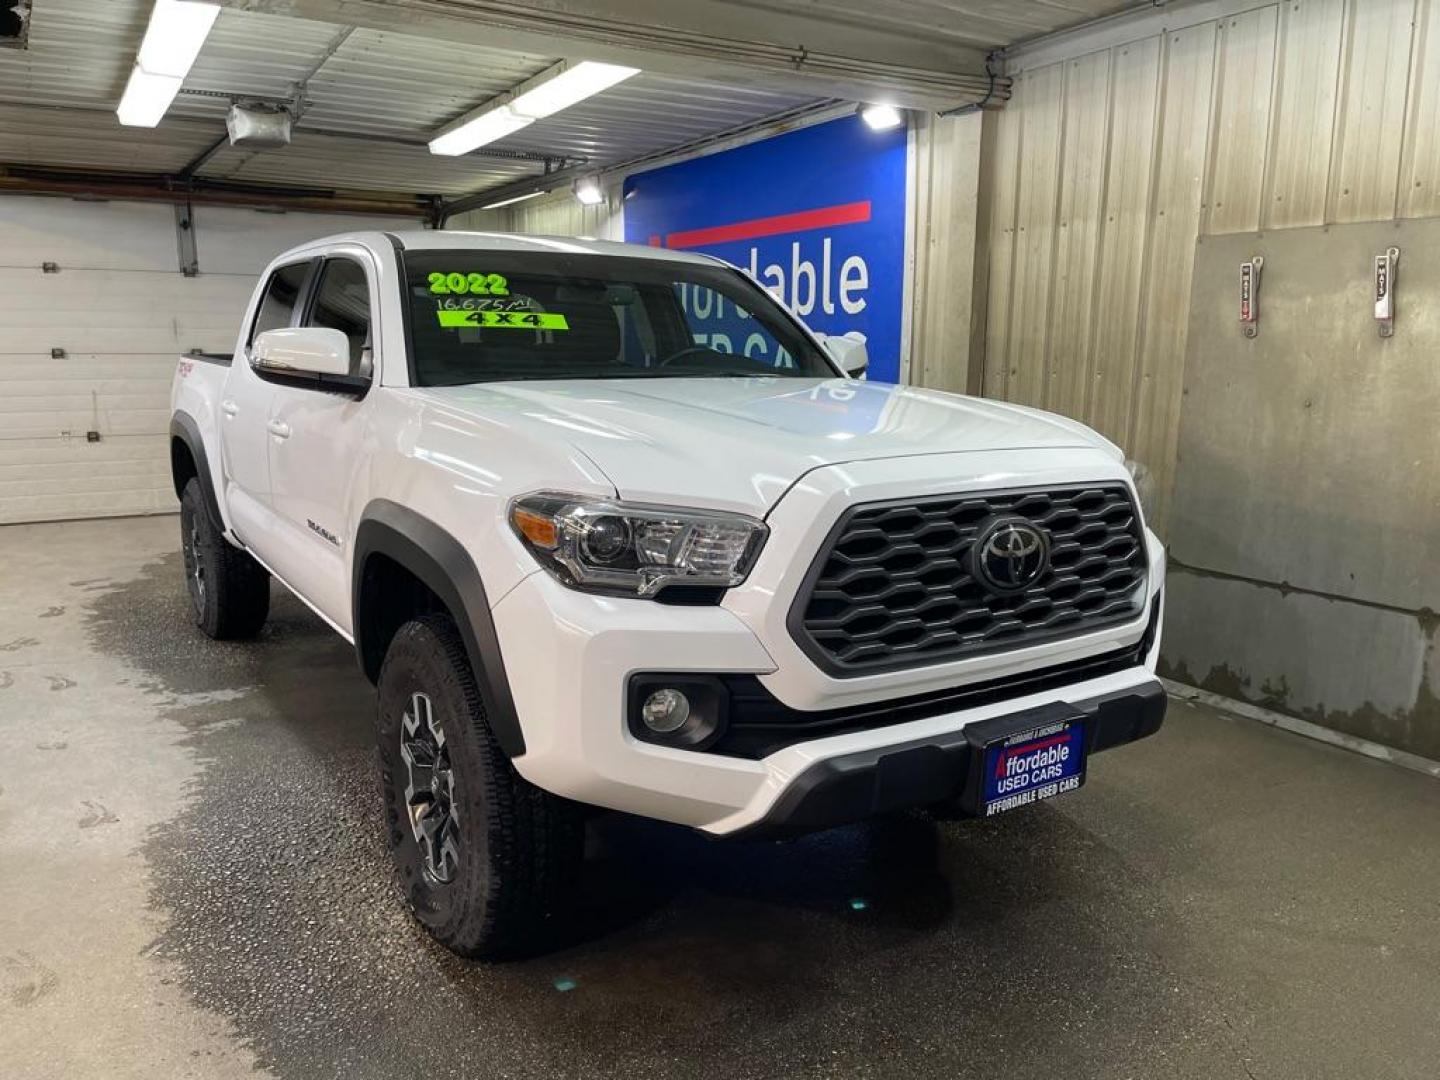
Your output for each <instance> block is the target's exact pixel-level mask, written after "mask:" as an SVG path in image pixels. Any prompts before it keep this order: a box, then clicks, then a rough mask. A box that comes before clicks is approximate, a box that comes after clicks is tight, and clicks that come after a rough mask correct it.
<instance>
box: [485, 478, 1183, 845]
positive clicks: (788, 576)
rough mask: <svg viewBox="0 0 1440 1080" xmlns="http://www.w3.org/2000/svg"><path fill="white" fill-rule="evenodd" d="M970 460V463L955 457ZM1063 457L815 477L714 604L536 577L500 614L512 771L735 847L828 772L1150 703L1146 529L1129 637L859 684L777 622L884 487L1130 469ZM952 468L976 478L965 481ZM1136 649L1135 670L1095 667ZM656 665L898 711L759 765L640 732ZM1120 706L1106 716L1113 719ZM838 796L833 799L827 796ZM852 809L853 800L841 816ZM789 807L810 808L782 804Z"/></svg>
mask: <svg viewBox="0 0 1440 1080" xmlns="http://www.w3.org/2000/svg"><path fill="white" fill-rule="evenodd" d="M960 458H963V459H965V460H964V462H963V463H962V462H959V461H957V460H956V459H960ZM1065 458H1066V460H1064V461H1063V462H1057V461H1056V460H1055V455H1053V454H1052V455H1041V454H1039V453H1038V452H1032V451H1007V452H1003V453H1001V452H996V453H994V454H990V453H977V454H970V455H933V456H929V457H918V458H911V459H904V460H903V461H884V462H860V463H856V464H853V465H847V466H832V467H828V468H825V469H819V470H817V471H815V472H814V473H811V474H808V475H807V476H806V477H805V478H804V480H802V481H801V482H800V483H798V484H796V486H795V487H794V488H793V489H792V490H791V491H790V492H789V493H787V495H786V496H785V498H783V499H782V500H781V501H780V503H779V504H777V506H776V507H775V508H774V509H773V510H772V512H771V513H770V515H769V516H768V517H767V522H768V524H769V525H770V527H771V536H770V540H769V542H768V544H767V546H766V548H765V550H764V551H763V552H762V553H761V558H760V560H759V562H758V563H757V565H756V567H755V569H754V570H753V571H752V573H751V575H750V578H749V579H748V580H747V581H746V583H745V584H744V585H743V586H741V587H739V588H736V589H732V590H730V592H729V593H728V594H727V595H726V598H725V601H724V603H723V604H722V605H720V606H714V607H705V606H668V605H665V604H662V603H655V602H651V601H639V600H632V599H623V598H614V597H605V596H597V595H594V594H589V593H582V592H577V591H574V590H571V589H567V588H565V587H564V586H562V585H561V584H559V583H558V582H557V581H555V580H554V579H553V578H551V577H550V576H549V575H548V574H547V573H545V572H544V571H536V572H535V573H532V574H531V575H530V576H529V577H527V578H525V579H524V580H523V581H521V582H520V584H518V585H517V586H516V587H515V588H514V589H513V590H511V591H510V592H509V593H508V594H507V595H506V596H505V597H504V598H503V599H501V600H500V601H499V603H497V604H496V605H495V607H494V609H493V616H494V621H495V629H496V634H497V637H498V640H499V645H500V652H501V655H502V658H503V661H504V667H505V671H506V673H507V676H508V678H509V682H510V689H511V693H512V695H513V697H514V701H515V707H516V712H517V715H518V717H519V719H520V723H521V726H522V728H523V731H524V735H525V753H524V754H523V755H521V756H519V757H517V758H515V759H514V764H515V767H516V769H517V770H518V771H519V772H520V774H521V775H522V776H524V777H525V778H526V779H527V780H529V781H530V782H531V783H533V784H535V785H537V786H538V787H540V788H542V789H544V790H546V791H550V792H553V793H554V794H557V795H561V796H564V797H566V798H570V799H574V800H576V801H577V802H582V803H587V804H591V805H595V806H602V807H608V808H610V809H615V810H621V811H625V812H628V813H633V814H639V815H641V816H645V817H652V818H657V819H659V820H663V821H670V822H675V823H677V824H684V825H690V826H693V827H695V828H698V829H701V830H703V831H705V832H707V833H709V834H712V835H715V836H725V835H731V834H736V833H740V832H742V831H745V830H749V829H751V828H756V827H759V826H761V825H762V824H767V827H768V826H769V825H774V824H775V823H776V822H777V821H783V820H786V819H788V818H790V817H792V816H794V815H795V814H798V815H799V817H796V818H795V820H796V821H797V822H803V821H804V820H806V817H807V815H819V813H820V812H819V810H817V809H816V807H818V806H819V805H820V804H819V803H814V804H811V799H814V798H819V796H804V797H802V796H801V795H797V794H794V793H795V792H799V791H802V789H803V787H805V786H808V787H816V788H819V787H825V788H829V787H830V786H831V785H830V783H828V782H827V783H825V784H823V785H822V784H819V783H818V782H816V781H815V777H817V776H821V775H823V773H816V772H813V771H812V770H815V769H816V768H818V767H827V768H831V767H833V768H834V769H838V770H842V771H850V772H853V771H855V770H854V768H853V767H852V766H845V765H841V764H835V765H833V766H828V765H827V763H842V762H846V761H860V762H863V761H865V760H869V759H870V758H873V759H874V760H875V761H876V762H879V761H881V760H889V756H893V752H894V751H895V748H897V747H898V748H908V747H912V746H916V745H918V746H926V745H932V744H933V745H937V746H941V747H944V746H950V745H953V743H954V740H955V739H956V737H957V736H959V735H960V734H961V733H962V732H963V730H964V729H965V728H966V727H967V726H969V725H970V724H973V723H976V722H979V721H983V720H990V719H993V718H996V717H1005V716H1011V715H1013V714H1015V713H1019V712H1025V711H1029V710H1033V709H1037V708H1042V707H1044V706H1047V705H1053V704H1057V703H1064V704H1067V705H1071V706H1075V707H1079V708H1085V707H1086V706H1087V704H1088V703H1095V702H1103V701H1108V700H1111V699H1120V698H1125V697H1133V696H1136V695H1139V696H1140V697H1141V698H1144V699H1146V700H1150V699H1153V698H1154V695H1155V694H1157V693H1159V692H1160V691H1159V683H1158V682H1157V680H1156V678H1155V674H1154V671H1155V662H1156V658H1157V655H1158V652H1159V635H1158V632H1154V631H1153V629H1152V628H1153V627H1155V626H1156V625H1158V623H1159V621H1160V620H1161V619H1162V617H1163V615H1162V613H1161V611H1160V607H1161V604H1162V596H1161V593H1160V586H1161V584H1162V583H1163V581H1164V572H1165V556H1164V550H1163V548H1162V547H1161V546H1160V543H1159V541H1158V540H1156V539H1155V538H1154V536H1153V535H1150V534H1147V547H1148V552H1147V555H1148V563H1149V568H1148V569H1149V576H1148V580H1149V582H1150V586H1149V596H1148V597H1147V602H1146V605H1145V611H1144V612H1143V613H1142V614H1140V615H1139V616H1138V617H1137V618H1136V619H1135V620H1134V621H1133V622H1132V623H1128V624H1126V625H1123V626H1115V627H1109V628H1106V629H1104V630H1103V631H1099V632H1095V633H1089V634H1085V635H1081V636H1077V637H1074V638H1070V639H1067V640H1064V641H1059V642H1053V643H1047V644H1042V645H1036V646H1030V647H1026V648H1019V649H1016V650H1013V651H1011V652H1008V653H1002V654H991V655H984V656H977V657H974V658H969V659H964V660H959V661H954V662H950V663H946V664H936V665H931V666H927V667H923V668H917V669H914V670H909V671H891V672H884V673H880V674H875V675H866V676H864V677H859V678H848V679H835V678H832V677H830V676H827V675H826V674H825V673H823V672H821V671H820V670H819V669H818V668H817V667H816V666H815V665H814V664H813V663H812V662H811V661H810V660H809V659H808V658H806V657H805V656H804V655H803V654H802V653H801V652H800V650H799V649H798V647H797V646H796V644H795V642H794V640H793V639H792V638H791V637H790V634H789V632H788V630H787V629H786V627H785V619H784V613H785V612H786V611H787V610H788V609H789V606H790V602H791V600H792V598H793V596H794V594H795V590H796V589H797V588H798V587H799V585H800V579H801V577H803V573H804V570H805V568H806V567H808V565H809V563H810V556H811V553H813V552H814V551H815V550H817V549H818V545H819V544H820V542H821V539H822V538H823V536H824V535H825V533H826V532H827V531H828V529H829V528H830V527H831V526H832V525H833V524H834V522H835V520H836V519H837V517H838V515H839V514H840V513H841V512H843V510H844V508H845V507H846V506H848V505H852V504H854V503H856V502H861V501H865V500H867V499H870V498H873V497H876V494H877V493H878V494H880V495H883V496H885V497H908V496H911V495H915V496H922V495H926V494H933V493H936V492H945V491H954V490H957V488H964V487H973V488H975V489H983V487H984V486H997V487H998V486H1002V485H1006V484H1014V483H1016V481H1017V480H1024V481H1027V482H1034V483H1045V484H1050V483H1055V484H1060V483H1065V482H1073V481H1074V480H1075V478H1076V473H1077V471H1078V472H1080V474H1081V475H1082V476H1085V477H1089V478H1093V479H1097V480H1103V479H1116V480H1120V481H1124V482H1128V477H1127V476H1126V475H1125V473H1124V470H1123V468H1122V467H1121V466H1120V465H1119V464H1118V463H1117V462H1113V461H1110V460H1109V459H1108V457H1104V456H1103V455H1098V454H1091V455H1088V456H1087V454H1086V453H1084V452H1080V451H1077V452H1075V453H1073V454H1067V455H1065ZM962 464H963V467H964V468H963V472H962V468H961V466H962ZM957 475H968V476H973V477H974V478H975V479H973V480H970V481H967V482H960V483H957V480H956V477H957ZM1142 643H1143V644H1142ZM1137 650H1138V652H1137ZM1126 654H1128V655H1129V657H1130V659H1129V661H1128V662H1122V663H1120V664H1113V663H1098V664H1094V663H1093V662H1096V661H1103V660H1105V659H1106V658H1111V657H1116V656H1124V655H1126ZM1055 671H1061V672H1063V674H1062V675H1061V676H1060V677H1056V678H1046V679H1037V680H1025V679H1021V680H1019V681H1018V682H1017V683H1016V684H1015V685H1014V686H1013V688H1010V689H1006V690H1005V691H1004V692H1003V693H988V692H987V693H978V692H977V693H975V694H973V695H972V694H969V693H955V697H954V699H953V701H952V700H947V701H946V702H945V703H944V705H943V707H942V708H941V709H940V710H939V711H936V710H935V709H929V710H927V711H924V712H923V714H922V713H920V712H916V711H913V710H911V709H909V707H908V706H906V705H905V704H904V703H905V702H906V701H910V700H913V699H915V698H916V697H917V696H924V695H948V694H951V693H952V692H957V691H961V690H968V689H969V688H972V687H981V686H987V685H988V686H994V685H996V684H999V683H1002V682H1003V681H1004V680H1005V679H1007V678H1010V677H1012V676H1023V675H1026V674H1029V673H1035V672H1046V673H1049V672H1055ZM657 672H672V673H684V674H689V675H704V674H707V673H710V674H714V675H718V676H726V677H728V676H753V677H754V680H755V681H758V682H759V684H760V685H761V686H763V688H764V690H765V692H766V694H767V695H769V696H770V697H771V698H772V699H773V700H774V701H776V702H778V703H779V704H780V705H781V706H783V707H784V708H785V709H786V710H790V711H791V712H792V713H806V714H815V715H817V716H818V715H819V714H825V713H827V712H835V711H865V710H869V711H870V712H872V713H874V712H876V711H882V712H883V711H884V710H886V709H893V710H894V713H893V716H886V717H883V718H882V719H881V720H880V721H878V722H875V723H871V724H869V725H868V726H864V727H863V728H859V729H857V728H856V726H855V725H850V726H848V727H846V729H845V730H836V731H835V732H834V733H828V732H826V731H825V730H824V729H823V728H822V727H820V726H817V727H815V728H814V729H813V734H814V735H815V736H817V737H811V732H809V731H807V732H806V736H805V737H804V738H802V739H799V740H798V741H792V742H789V743H787V744H784V745H780V744H778V743H777V744H775V745H773V746H772V745H765V746H764V747H763V748H762V749H761V750H760V751H758V752H754V753H751V754H750V755H749V756H747V755H746V753H744V752H740V753H729V752H710V751H696V750H683V749H677V748H674V747H668V746H662V745H657V744H655V743H651V742H645V741H642V740H640V739H637V738H636V737H635V736H634V735H633V734H632V733H631V732H630V730H629V728H628V725H627V722H626V714H627V691H628V686H629V683H630V679H631V677H632V676H634V675H636V674H638V673H657ZM1161 700H1162V704H1163V698H1162V699H1161ZM1096 707H1097V708H1098V706H1096ZM1148 707H1149V706H1147V708H1148ZM1113 709H1114V707H1113V706H1107V707H1106V713H1107V715H1108V714H1109V713H1110V712H1112V711H1113ZM791 719H793V717H791ZM1111 723H1118V721H1106V726H1107V728H1108V727H1109V726H1110V724H1111ZM1156 726H1158V715H1157V716H1156ZM1144 727H1145V725H1143V724H1142V725H1141V726H1140V727H1139V728H1136V729H1135V730H1136V731H1137V732H1138V734H1135V735H1133V736H1132V737H1134V738H1138V737H1140V736H1141V735H1143V734H1149V732H1150V731H1152V730H1154V727H1149V728H1148V729H1145V730H1142V729H1143V728H1144ZM1117 730H1119V729H1117ZM1126 730H1128V729H1126ZM719 749H720V750H721V751H724V749H725V748H724V747H719ZM857 755H858V757H857ZM902 760H904V759H902ZM895 767H896V766H894V765H887V766H885V768H884V769H882V770H881V771H882V772H883V771H885V770H888V769H891V768H895ZM877 768H879V766H878V765H877ZM902 771H903V770H902ZM807 777H808V778H809V779H805V778H807ZM850 783H852V784H853V783H857V782H856V781H853V780H852V781H850ZM797 785H802V786H797ZM877 792H878V793H877ZM892 797H893V796H892V794H891V788H890V787H889V785H888V784H887V785H885V790H884V791H880V790H879V789H878V788H877V789H876V790H875V791H872V793H871V794H870V795H868V796H865V797H864V798H857V801H855V802H854V807H857V808H859V810H860V812H862V813H864V812H868V811H866V810H865V807H866V806H867V805H871V804H873V803H874V801H875V800H876V799H881V800H882V801H883V800H888V799H891V798H892ZM837 798H838V797H837V796H834V795H833V794H832V795H827V796H826V797H825V800H824V801H825V802H826V803H830V802H833V801H834V800H835V799H837ZM850 798H851V796H846V803H847V806H848V805H849V800H850ZM942 798H943V796H942ZM796 800H799V802H798V803H797V801H796ZM867 800H869V801H868V803H867ZM914 801H915V802H922V801H926V799H924V798H920V799H916V800H914ZM930 801H934V800H930ZM796 806H798V807H799V809H796V810H793V811H792V810H787V809H785V807H796ZM777 808H779V809H777ZM846 812H847V813H848V810H847V811H846ZM820 816H825V815H820ZM830 816H833V815H830ZM842 816H843V815H842ZM787 827H788V826H787ZM797 827H815V826H803V825H801V826H797Z"/></svg>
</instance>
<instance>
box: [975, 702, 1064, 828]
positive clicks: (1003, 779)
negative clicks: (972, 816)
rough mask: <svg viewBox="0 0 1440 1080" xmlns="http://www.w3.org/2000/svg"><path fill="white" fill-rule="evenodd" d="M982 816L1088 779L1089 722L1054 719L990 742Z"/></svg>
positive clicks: (1033, 799) (988, 744) (986, 745)
mask: <svg viewBox="0 0 1440 1080" xmlns="http://www.w3.org/2000/svg"><path fill="white" fill-rule="evenodd" d="M982 775H983V782H984V795H983V798H982V800H981V807H980V814H981V816H982V817H993V816H994V815H995V814H1001V813H1004V812H1005V811H1006V810H1014V809H1016V808H1018V807H1021V806H1029V805H1030V804H1031V803H1035V802H1039V801H1040V800H1041V799H1049V798H1052V797H1053V796H1056V795H1063V794H1065V792H1067V791H1074V790H1075V789H1076V788H1078V787H1079V786H1080V785H1081V784H1083V783H1084V782H1085V722H1084V721H1083V720H1080V719H1064V720H1053V721H1050V722H1048V723H1042V724H1040V725H1039V726H1037V727H1034V728H1030V729H1028V730H1025V731H1020V732H1016V733H1014V734H1011V735H1006V736H1003V737H1000V738H997V739H994V740H993V741H991V742H987V743H986V744H985V757H984V765H983V774H982Z"/></svg>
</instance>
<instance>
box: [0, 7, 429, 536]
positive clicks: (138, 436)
mask: <svg viewBox="0 0 1440 1080" xmlns="http://www.w3.org/2000/svg"><path fill="white" fill-rule="evenodd" d="M0 3H3V0H0ZM194 220H195V241H196V249H197V255H198V261H199V265H200V275H199V276H198V277H188V278H187V277H185V276H184V275H183V274H181V272H180V255H179V245H178V243H177V240H176V231H175V211H174V208H173V207H171V206H169V205H151V204H145V203H123V202H77V201H74V200H69V199H42V198H32V197H28V196H0V523H8V522H18V521H46V520H55V519H61V518H84V517H101V516H107V515H119V514H148V513H157V512H161V511H168V510H173V509H174V508H175V496H174V493H173V492H172V491H171V489H170V455H169V429H170V379H171V376H172V375H173V373H174V370H175V361H176V359H177V354H179V353H183V352H188V351H189V350H191V349H201V350H203V351H205V352H220V353H228V352H229V351H230V350H231V349H233V348H234V347H235V337H236V334H237V332H238V330H239V324H240V318H241V316H242V315H243V313H244V311H245V305H246V303H247V302H248V301H249V299H250V293H251V291H252V290H253V288H254V285H255V279H256V277H257V276H258V275H259V273H260V270H261V269H262V268H263V267H264V265H265V264H266V263H267V262H269V261H270V260H271V259H272V258H273V257H274V256H275V255H276V254H278V253H279V252H281V251H283V250H285V249H286V248H290V247H293V246H295V245H296V244H300V243H303V242H305V241H307V240H312V239H315V238H317V237H320V236H325V235H328V234H331V233H337V232H349V231H353V230H356V229H377V228H378V229H392V228H406V227H413V226H414V224H415V223H414V222H406V221H402V220H398V219H395V218H364V217H354V216H342V215H328V214H266V213H260V212H257V211H254V210H244V209H236V208H232V207H196V208H195V211H194ZM47 262H51V263H55V264H56V265H57V266H58V267H59V272H58V273H53V274H46V273H42V272H41V265H42V264H43V263H47ZM51 349H63V350H64V352H65V355H64V356H62V357H58V358H52V357H51V355H50V350H51ZM88 431H95V432H98V433H99V441H98V442H87V441H86V432H88Z"/></svg>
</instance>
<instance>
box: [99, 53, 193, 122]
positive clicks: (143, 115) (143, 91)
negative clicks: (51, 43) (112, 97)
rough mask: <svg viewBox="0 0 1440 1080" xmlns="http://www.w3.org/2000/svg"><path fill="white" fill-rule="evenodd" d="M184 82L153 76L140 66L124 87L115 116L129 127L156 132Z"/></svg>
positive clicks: (178, 79)
mask: <svg viewBox="0 0 1440 1080" xmlns="http://www.w3.org/2000/svg"><path fill="white" fill-rule="evenodd" d="M184 81H185V80H184V79H181V78H177V77H176V76H174V75H151V74H150V73H149V72H148V71H142V70H141V69H140V65H138V64H137V65H135V67H134V68H133V69H131V71H130V81H129V82H128V83H126V84H125V93H124V95H123V96H122V97H121V98H120V104H119V105H117V106H116V108H115V115H116V116H118V117H119V118H120V123H122V124H124V125H125V126H126V127H147V128H153V127H154V126H155V125H156V124H158V123H160V118H161V117H162V116H164V115H165V110H166V109H168V108H170V103H171V102H172V101H174V100H175V95H176V94H178V93H179V92H180V84H181V83H183V82H184Z"/></svg>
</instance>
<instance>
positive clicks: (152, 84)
mask: <svg viewBox="0 0 1440 1080" xmlns="http://www.w3.org/2000/svg"><path fill="white" fill-rule="evenodd" d="M219 14H220V5H219V4H211V3H202V2H200V0H155V7H154V8H153V9H152V10H151V12H150V23H149V25H148V26H147V27H146V28H145V37H144V39H143V40H142V41H141V42H140V52H139V54H138V55H137V56H136V57H135V66H134V68H133V69H132V70H131V72H130V81H129V82H128V83H126V84H125V93H124V95H123V96H122V97H121V99H120V104H119V105H118V106H117V107H116V109H115V113H116V115H117V116H119V118H120V123H122V124H125V125H126V126H128V127H154V126H155V125H156V124H158V123H160V118H161V117H163V116H164V115H165V111H166V110H167V109H169V108H170V103H171V102H172V101H174V100H175V95H176V94H178V93H179V92H180V86H181V84H182V83H183V82H184V81H185V76H186V75H188V74H190V68H191V67H193V66H194V64H195V58H196V57H197V56H199V55H200V49H201V48H202V47H203V46H204V44H205V39H206V37H208V36H209V34H210V28H211V27H212V26H214V25H215V19H216V17H217V16H218V15H219Z"/></svg>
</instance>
